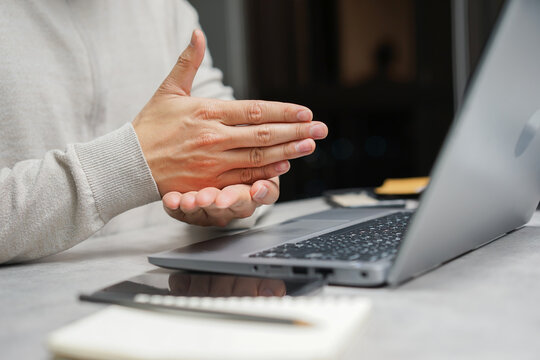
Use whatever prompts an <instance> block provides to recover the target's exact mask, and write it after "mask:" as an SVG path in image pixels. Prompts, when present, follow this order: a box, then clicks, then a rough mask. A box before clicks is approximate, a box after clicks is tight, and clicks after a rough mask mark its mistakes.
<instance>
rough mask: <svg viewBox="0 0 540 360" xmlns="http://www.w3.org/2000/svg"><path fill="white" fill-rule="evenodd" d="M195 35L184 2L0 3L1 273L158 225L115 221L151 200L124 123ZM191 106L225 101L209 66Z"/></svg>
mask: <svg viewBox="0 0 540 360" xmlns="http://www.w3.org/2000/svg"><path fill="white" fill-rule="evenodd" d="M197 27H199V24H198V19H197V14H196V12H195V11H194V10H193V9H192V8H191V6H190V5H189V4H187V3H186V2H184V1H167V0H162V1H161V0H152V1H135V0H125V1H120V0H115V1H97V0H96V1H87V0H71V1H70V0H67V1H66V0H28V1H27V0H21V1H15V0H12V1H2V2H1V3H0V263H2V262H18V261H25V260H29V259H33V258H38V257H42V256H45V255H49V254H52V253H55V252H58V251H61V250H64V249H66V248H69V247H71V246H73V245H75V244H77V243H78V242H80V241H82V240H84V239H86V238H88V237H90V236H92V234H94V233H95V232H96V231H98V230H100V229H102V228H103V227H104V226H105V224H107V223H108V222H109V221H110V220H111V219H112V218H113V217H117V218H116V219H115V221H113V222H112V223H113V224H115V225H114V227H115V229H109V232H111V231H117V230H119V229H122V228H123V227H125V226H126V225H125V224H126V223H129V224H130V225H129V226H134V225H133V224H139V226H145V225H148V222H149V221H151V220H148V219H158V220H159V221H163V219H165V218H166V215H165V214H164V212H163V211H162V210H161V209H159V210H160V211H159V213H160V215H159V216H156V215H154V216H148V212H153V211H154V210H157V208H160V203H159V202H158V203H154V204H153V205H151V207H153V209H150V208H148V206H145V207H143V208H140V209H138V210H134V211H131V212H130V213H128V214H123V215H120V216H119V217H118V216H117V215H119V214H121V213H123V212H125V211H127V210H129V209H133V208H136V207H139V206H142V205H145V204H149V203H152V202H155V201H158V200H160V197H159V193H158V191H157V187H156V184H155V182H154V180H153V178H152V175H151V172H150V169H149V168H148V165H147V164H146V161H145V159H144V157H143V154H142V151H141V148H140V145H139V143H138V140H137V136H136V134H135V132H134V130H133V127H132V126H131V121H132V120H133V119H134V117H135V116H136V114H137V113H138V112H139V111H140V109H141V108H142V107H143V106H144V104H145V103H146V102H147V101H148V100H149V99H150V97H151V96H152V94H153V92H154V91H155V90H156V89H157V87H158V86H159V84H160V83H161V81H162V80H163V79H164V78H165V76H166V75H167V74H168V73H169V71H170V70H171V68H172V66H173V64H174V63H175V61H176V59H177V57H178V55H179V54H180V53H181V51H182V50H183V49H184V47H185V46H186V45H187V44H188V43H189V39H190V36H191V31H192V30H193V29H194V28H197ZM210 45H211V44H210ZM192 94H193V96H198V97H215V98H222V99H231V98H232V91H231V90H230V88H228V87H225V86H223V84H222V83H221V73H220V72H219V71H218V70H216V69H214V68H212V65H211V60H210V58H209V56H207V57H206V59H205V61H204V63H203V66H201V68H200V70H199V72H198V75H197V77H196V79H195V82H194V88H193V92H192ZM123 217H124V219H123ZM127 217H129V220H130V221H126V220H127ZM134 217H138V220H136V221H133V218H134ZM108 226H112V225H108ZM107 231H108V230H107V227H106V228H105V229H103V230H102V232H103V233H107Z"/></svg>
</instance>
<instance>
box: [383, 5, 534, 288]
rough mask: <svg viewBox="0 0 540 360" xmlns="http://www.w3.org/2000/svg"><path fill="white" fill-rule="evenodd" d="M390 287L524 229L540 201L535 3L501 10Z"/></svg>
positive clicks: (443, 149) (393, 271)
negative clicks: (511, 232) (508, 233)
mask: <svg viewBox="0 0 540 360" xmlns="http://www.w3.org/2000/svg"><path fill="white" fill-rule="evenodd" d="M502 14H503V15H502V16H501V17H500V19H499V21H498V24H497V26H496V27H495V30H494V31H493V33H492V36H491V39H490V41H489V42H488V45H487V46H486V49H485V51H484V54H483V58H482V59H481V61H480V63H479V66H478V67H477V71H476V73H475V75H474V77H473V78H472V80H471V83H470V86H469V89H468V91H467V94H466V98H465V101H464V104H463V106H462V108H461V109H460V111H459V112H458V114H457V116H456V118H455V120H454V123H453V125H452V128H451V130H450V132H449V135H448V136H447V137H446V140H445V144H444V146H443V148H442V150H441V153H440V154H439V156H438V159H437V162H436V164H435V167H434V170H433V171H432V174H431V182H430V185H429V187H428V189H427V190H426V191H425V193H424V195H423V196H422V201H421V205H420V207H419V208H418V210H417V212H416V214H415V216H414V219H413V221H412V223H411V226H410V227H409V229H408V232H407V235H406V237H405V240H404V242H403V244H402V245H401V248H400V251H399V254H398V256H397V258H396V262H395V264H394V266H393V267H392V269H391V270H390V273H389V278H388V282H389V283H390V284H395V283H399V282H401V281H403V280H405V279H408V278H410V277H413V276H415V275H418V274H419V273H422V272H425V271H427V270H429V269H432V268H434V267H436V266H438V265H440V264H441V263H443V262H445V261H448V260H450V259H452V258H454V257H456V256H458V255H460V254H463V253H464V252H467V251H469V250H471V249H474V248H476V247H478V246H481V245H482V244H485V243H486V242H489V241H491V240H494V239H496V238H497V237H499V236H501V235H504V234H505V233H507V232H509V231H511V230H513V229H515V228H517V227H520V226H522V225H524V224H525V223H526V222H527V221H528V220H529V219H530V218H531V216H532V214H533V212H534V210H535V209H536V206H537V204H538V201H539V199H540V135H538V134H537V132H538V128H539V127H540V39H539V37H540V1H537V0H523V1H511V2H508V3H507V4H506V5H505V8H504V9H503V12H502Z"/></svg>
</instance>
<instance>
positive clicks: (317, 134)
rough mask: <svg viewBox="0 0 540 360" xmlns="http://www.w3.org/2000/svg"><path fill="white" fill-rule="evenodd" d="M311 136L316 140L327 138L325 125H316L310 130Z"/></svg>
mask: <svg viewBox="0 0 540 360" xmlns="http://www.w3.org/2000/svg"><path fill="white" fill-rule="evenodd" d="M309 134H310V135H311V137H312V138H314V139H322V138H324V137H325V136H326V126H324V125H323V124H316V125H313V126H311V127H310V128H309Z"/></svg>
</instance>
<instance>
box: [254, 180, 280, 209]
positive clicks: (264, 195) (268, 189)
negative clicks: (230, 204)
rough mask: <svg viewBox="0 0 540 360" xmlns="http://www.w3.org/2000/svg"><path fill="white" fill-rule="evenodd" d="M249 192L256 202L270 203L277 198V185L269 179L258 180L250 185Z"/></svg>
mask: <svg viewBox="0 0 540 360" xmlns="http://www.w3.org/2000/svg"><path fill="white" fill-rule="evenodd" d="M250 194H251V197H252V198H253V201H255V202H256V203H257V204H259V205H261V204H265V205H270V204H273V203H275V202H276V201H277V200H278V198H279V186H278V185H277V184H276V183H275V182H273V181H270V180H259V181H256V182H254V183H253V185H252V186H251V189H250Z"/></svg>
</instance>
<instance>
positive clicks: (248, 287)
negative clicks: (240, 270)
mask: <svg viewBox="0 0 540 360" xmlns="http://www.w3.org/2000/svg"><path fill="white" fill-rule="evenodd" d="M260 281H261V280H260V279H257V278H251V277H238V278H237V279H236V282H235V283H234V288H233V292H232V294H233V296H257V289H258V288H259V282H260Z"/></svg>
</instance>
